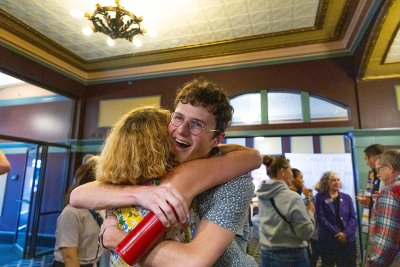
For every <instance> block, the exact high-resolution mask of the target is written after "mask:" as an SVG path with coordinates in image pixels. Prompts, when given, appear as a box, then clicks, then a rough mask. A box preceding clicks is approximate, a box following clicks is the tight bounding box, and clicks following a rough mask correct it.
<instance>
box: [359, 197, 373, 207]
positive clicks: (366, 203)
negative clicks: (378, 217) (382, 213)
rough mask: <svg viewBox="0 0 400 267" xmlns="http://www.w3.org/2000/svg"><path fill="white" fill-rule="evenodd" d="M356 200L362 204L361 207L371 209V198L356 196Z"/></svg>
mask: <svg viewBox="0 0 400 267" xmlns="http://www.w3.org/2000/svg"><path fill="white" fill-rule="evenodd" d="M356 200H357V201H358V203H360V204H361V205H363V206H364V207H365V208H369V205H370V199H369V196H361V195H359V196H356Z"/></svg>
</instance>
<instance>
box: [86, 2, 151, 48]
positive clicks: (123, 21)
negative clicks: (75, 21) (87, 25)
mask: <svg viewBox="0 0 400 267" xmlns="http://www.w3.org/2000/svg"><path fill="white" fill-rule="evenodd" d="M115 3H116V4H117V6H104V7H102V6H101V5H100V4H96V10H95V11H94V12H93V14H89V13H86V14H85V17H87V18H88V19H89V20H90V21H92V23H93V31H94V32H102V33H104V34H106V35H108V36H110V37H111V38H112V39H117V38H122V39H126V40H129V41H130V42H132V41H133V38H134V37H135V36H136V35H138V34H142V35H143V34H144V33H145V32H146V30H145V29H143V28H141V25H140V23H141V22H142V20H143V18H142V17H136V16H135V14H133V13H132V12H130V11H128V10H125V8H124V7H122V6H120V4H119V3H120V1H119V0H116V1H115Z"/></svg>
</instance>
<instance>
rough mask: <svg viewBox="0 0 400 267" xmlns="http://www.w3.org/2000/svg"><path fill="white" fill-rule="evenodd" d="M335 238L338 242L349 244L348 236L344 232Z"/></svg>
mask: <svg viewBox="0 0 400 267" xmlns="http://www.w3.org/2000/svg"><path fill="white" fill-rule="evenodd" d="M335 237H336V238H337V240H338V241H339V242H341V243H347V236H346V234H345V233H343V232H339V233H337V234H336V235H335Z"/></svg>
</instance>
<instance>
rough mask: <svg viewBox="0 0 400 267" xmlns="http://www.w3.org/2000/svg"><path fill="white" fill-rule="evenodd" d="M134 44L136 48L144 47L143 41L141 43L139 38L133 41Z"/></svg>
mask: <svg viewBox="0 0 400 267" xmlns="http://www.w3.org/2000/svg"><path fill="white" fill-rule="evenodd" d="M132 43H133V45H134V46H136V47H141V46H142V41H140V39H138V38H135V39H133V42H132Z"/></svg>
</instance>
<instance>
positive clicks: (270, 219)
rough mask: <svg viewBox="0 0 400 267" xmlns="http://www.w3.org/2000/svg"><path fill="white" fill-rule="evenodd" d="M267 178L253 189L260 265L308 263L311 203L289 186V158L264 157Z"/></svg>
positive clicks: (279, 266)
mask: <svg viewBox="0 0 400 267" xmlns="http://www.w3.org/2000/svg"><path fill="white" fill-rule="evenodd" d="M263 163H264V164H265V165H266V167H267V174H268V176H269V177H271V180H270V181H267V182H263V183H262V184H261V187H260V188H259V189H258V190H257V196H258V205H259V211H260V243H261V266H262V267H286V266H293V267H306V266H308V255H307V249H306V248H307V246H308V242H307V240H309V239H310V237H311V235H312V233H313V231H314V205H313V203H312V201H309V202H308V203H307V206H306V205H305V203H304V202H303V199H302V198H301V197H300V196H299V194H297V193H296V192H294V191H292V190H290V189H289V185H290V184H291V180H292V179H293V173H292V169H291V167H290V164H289V161H288V160H287V159H286V158H284V157H283V156H282V157H275V158H272V157H269V156H264V159H263Z"/></svg>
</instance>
